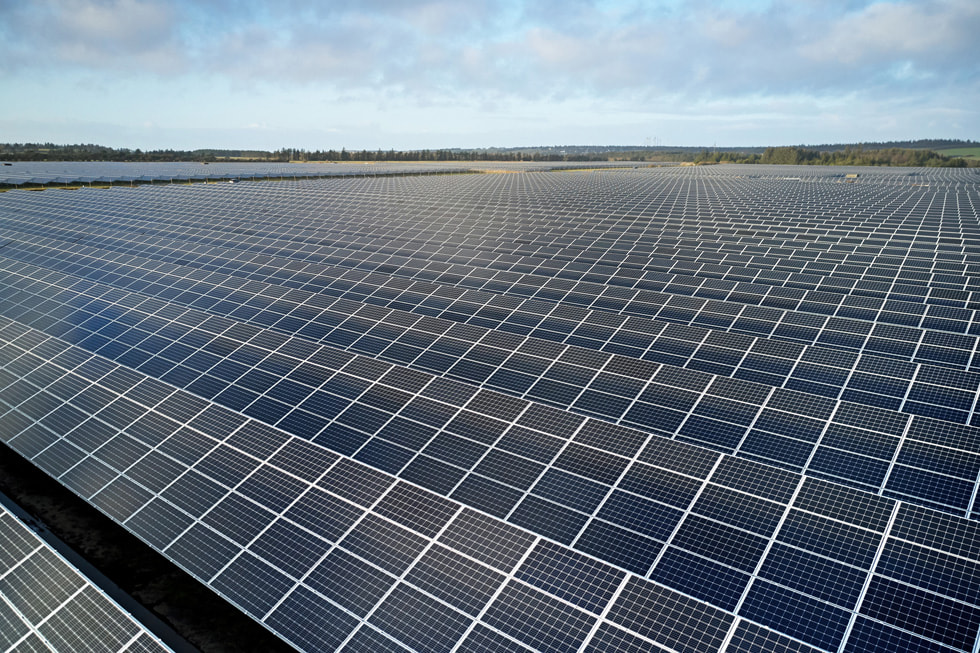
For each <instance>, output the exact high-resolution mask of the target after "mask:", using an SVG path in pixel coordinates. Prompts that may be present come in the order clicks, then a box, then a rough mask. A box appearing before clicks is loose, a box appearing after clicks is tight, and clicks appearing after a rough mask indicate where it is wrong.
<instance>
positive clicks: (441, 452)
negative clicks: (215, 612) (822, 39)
mask: <svg viewBox="0 0 980 653" xmlns="http://www.w3.org/2000/svg"><path fill="white" fill-rule="evenodd" d="M787 170H789V171H790V173H793V174H792V175H790V174H787V173H786V171H787ZM757 172H761V173H763V174H761V175H757V174H756V173H757ZM780 173H781V174H780ZM796 173H799V176H800V178H799V179H784V178H781V177H785V176H795V175H796ZM820 173H821V174H812V175H811V171H809V170H806V171H801V169H795V168H790V169H780V168H765V167H752V166H725V167H723V168H715V169H712V170H703V169H697V170H694V169H657V170H648V169H643V170H628V171H612V170H605V171H583V172H537V173H524V174H513V175H470V176H459V175H454V176H446V177H398V178H384V177H378V178H371V179H361V178H358V179H333V180H321V181H305V182H299V183H291V182H287V183H275V184H239V185H236V186H231V187H228V186H218V185H211V186H199V187H176V186H174V187H152V188H151V187H144V188H140V189H135V190H128V189H126V190H123V189H114V190H109V191H88V190H86V191H79V192H75V193H62V192H45V193H24V192H13V193H6V194H3V195H0V344H2V347H0V402H2V403H0V412H2V415H0V434H2V437H3V439H4V441H5V442H7V444H8V445H9V446H10V447H12V448H13V449H14V450H16V451H18V452H19V453H20V454H21V455H24V456H25V457H27V458H29V459H30V460H32V462H34V463H35V464H36V465H38V466H39V467H41V468H42V469H44V470H45V471H46V472H47V473H49V474H50V475H52V476H54V477H55V478H57V479H58V480H59V481H61V482H62V483H64V484H65V485H66V486H68V487H69V488H71V489H72V490H73V491H75V492H76V493H78V494H79V495H81V496H83V497H84V498H85V499H87V500H88V501H90V502H91V503H93V504H94V505H96V506H97V507H99V508H100V509H101V510H103V511H104V512H106V513H107V514H109V515H110V516H111V517H113V518H114V519H116V520H117V521H119V522H120V523H122V524H124V525H125V526H126V527H127V528H129V529H130V530H131V531H133V532H134V533H136V534H137V535H138V536H140V537H141V538H143V539H144V540H145V541H147V542H148V543H149V544H150V545H151V546H153V547H154V548H157V549H158V550H160V551H162V552H163V553H164V554H165V555H167V556H168V557H169V558H170V559H172V560H174V561H175V562H176V563H177V564H179V565H181V566H182V567H184V568H185V569H187V570H188V571H189V572H190V573H192V574H193V575H195V576H196V577H198V578H199V579H201V580H202V581H203V582H205V583H206V584H208V585H209V586H210V587H212V588H213V589H215V590H216V591H218V592H219V593H221V594H222V595H224V596H226V597H227V598H228V599H229V600H231V601H233V602H234V603H235V604H236V605H238V606H239V607H240V608H241V609H242V610H243V611H245V612H246V613H248V614H250V615H251V616H252V617H253V618H255V619H256V620H258V621H260V622H262V623H263V624H265V625H266V626H267V627H268V628H270V629H271V630H273V631H274V632H276V633H278V634H279V635H280V636H281V637H283V638H284V639H286V640H287V641H289V642H291V643H293V644H294V645H295V646H297V647H298V648H300V649H303V650H338V649H342V650H346V651H367V650H393V651H399V650H415V651H440V650H445V651H451V650H459V651H493V650H549V651H550V650H554V651H646V650H663V649H668V650H680V651H720V650H727V651H754V650H761V651H810V650H819V651H837V650H848V651H871V650H936V651H964V652H969V653H972V652H973V648H974V646H975V643H976V640H977V632H978V629H980V605H978V603H977V598H976V597H977V596H978V595H980V593H978V591H977V590H978V582H980V562H978V557H980V556H978V554H980V548H978V547H980V544H978V542H980V539H978V534H980V531H978V522H977V521H976V519H977V517H978V516H980V515H978V513H977V510H978V508H977V506H976V505H975V502H976V487H977V477H978V473H980V442H978V435H980V430H978V429H980V426H978V422H975V420H974V415H973V413H974V404H975V396H976V390H977V385H978V383H977V379H978V378H980V377H978V376H977V369H976V368H975V367H974V360H973V348H974V346H975V340H976V335H975V333H974V326H973V324H974V321H975V320H974V317H975V316H974V312H975V306H974V304H973V297H972V293H973V292H974V290H973V289H972V286H971V284H972V281H971V279H972V276H971V275H972V273H973V272H974V268H975V266H976V265H977V261H976V260H975V259H976V258H977V257H978V256H980V250H978V249H976V248H977V246H978V245H980V243H978V242H977V239H976V236H975V234H976V233H977V231H978V230H980V224H978V221H977V217H978V213H977V209H978V207H980V195H978V192H977V184H976V181H977V180H980V178H974V177H975V175H974V177H971V176H970V174H971V172H969V171H950V170H942V171H935V172H932V171H930V172H926V171H915V173H916V176H914V177H910V176H908V173H909V171H907V170H903V171H901V172H899V171H897V169H896V170H885V171H878V170H875V171H872V172H871V173H869V174H868V175H864V174H863V173H862V177H861V178H860V183H854V184H844V183H840V182H841V181H842V180H841V179H839V178H838V177H835V176H833V175H831V174H829V172H828V171H820ZM808 175H809V176H808ZM923 184H928V185H923ZM974 250H976V251H974Z"/></svg>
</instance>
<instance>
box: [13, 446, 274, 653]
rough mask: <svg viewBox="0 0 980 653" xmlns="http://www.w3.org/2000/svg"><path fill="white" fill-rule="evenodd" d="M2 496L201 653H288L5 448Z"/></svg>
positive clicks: (240, 614) (257, 628)
mask: <svg viewBox="0 0 980 653" xmlns="http://www.w3.org/2000/svg"><path fill="white" fill-rule="evenodd" d="M0 491H2V492H3V493H4V494H6V495H7V496H8V497H10V498H11V499H13V500H14V501H15V502H16V503H17V504H19V505H20V506H21V507H22V508H24V509H25V510H26V511H27V512H29V513H31V514H32V515H33V516H34V517H36V518H37V519H39V520H40V521H41V522H43V523H44V524H45V525H46V526H47V527H48V529H49V530H50V531H51V532H52V533H53V534H54V535H56V536H57V537H58V538H60V539H61V540H62V541H63V542H65V543H66V544H67V545H68V546H70V547H71V548H72V549H74V550H75V551H76V552H78V553H79V554H81V555H82V556H83V557H84V558H85V559H87V560H88V561H89V562H90V563H91V564H92V565H93V566H94V567H95V568H96V569H98V570H99V571H101V572H102V573H103V574H105V576H106V577H107V578H109V579H110V580H111V581H112V582H114V583H115V584H116V585H118V586H119V587H120V588H121V589H122V590H124V591H125V592H127V593H128V594H130V595H131V596H132V597H133V598H134V599H136V600H137V601H138V602H139V603H141V604H142V605H144V606H145V607H146V608H147V609H149V610H150V611H151V612H153V613H154V614H156V615H157V616H158V617H159V618H160V619H162V620H163V621H164V622H166V623H167V624H169V625H170V626H171V627H172V628H173V629H174V630H175V631H176V632H177V633H178V634H179V635H180V636H182V637H183V638H184V639H186V640H187V641H188V642H190V644H192V645H193V646H195V647H197V648H198V649H200V650H201V651H202V652H204V653H239V652H253V651H254V652H255V653H259V652H262V653H277V652H279V651H283V652H285V651H292V650H293V649H292V648H291V647H289V646H287V645H286V644H284V643H283V642H282V641H281V640H279V639H278V638H276V637H275V636H274V635H272V634H271V633H270V632H269V631H267V630H265V629H264V628H263V627H262V626H260V625H259V624H257V623H256V622H255V621H253V620H252V619H251V618H249V617H248V616H246V615H245V614H244V613H242V612H240V611H238V610H237V609H236V608H234V607H232V606H231V605H229V604H228V603H226V602H225V601H224V600H223V599H222V598H220V597H219V596H217V595H216V594H214V593H213V592H211V590H209V589H207V588H206V587H205V586H204V585H202V584H201V583H199V582H198V581H196V580H195V579H193V578H192V577H191V576H189V575H188V574H186V573H185V572H183V571H182V570H180V569H179V568H177V567H176V566H175V565H173V564H171V563H170V562H169V561H167V560H166V559H165V558H164V557H163V556H161V555H160V554H159V553H157V552H156V551H154V550H152V549H151V548H149V547H148V546H146V545H145V544H144V543H143V542H141V541H140V540H139V539H137V538H136V537H134V536H133V535H131V534H129V533H128V532H126V531H125V530H124V529H123V528H122V527H120V526H118V525H117V524H116V523H115V522H113V521H112V520H110V519H109V518H108V517H106V516H105V515H103V514H102V513H100V512H98V511H97V510H96V509H95V508H93V507H91V506H89V505H88V504H87V503H85V502H84V501H82V500H81V499H79V498H78V497H77V496H75V495H74V494H72V493H71V492H69V491H68V490H66V489H65V488H64V487H62V486H61V485H59V484H58V483H57V482H56V481H54V480H52V479H50V478H49V477H48V476H47V475H45V474H44V473H43V472H41V471H40V470H38V469H37V468H36V467H34V466H33V465H31V464H30V463H28V462H27V461H25V460H24V459H23V458H21V457H20V456H19V455H17V454H16V453H14V452H12V451H11V450H10V449H8V448H7V447H6V446H4V445H0Z"/></svg>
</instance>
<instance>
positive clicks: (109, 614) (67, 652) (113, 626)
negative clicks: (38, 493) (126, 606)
mask: <svg viewBox="0 0 980 653" xmlns="http://www.w3.org/2000/svg"><path fill="white" fill-rule="evenodd" d="M169 650H170V649H169V648H168V647H167V646H166V645H165V644H163V643H162V642H161V641H160V640H159V639H158V638H157V637H156V636H155V635H153V634H152V633H150V632H149V631H148V630H146V628H145V627H143V626H142V625H141V624H139V623H138V622H136V621H135V620H134V619H133V618H132V616H131V615H129V613H127V612H125V611H124V610H123V609H122V608H120V607H119V605H118V604H116V603H115V602H114V601H113V600H112V599H110V598H109V597H108V596H106V594H105V593H104V592H103V591H102V590H100V589H99V588H98V587H97V586H95V585H94V584H93V583H92V582H91V581H90V580H89V579H88V578H86V577H85V576H83V575H82V574H81V573H80V572H79V571H78V570H77V569H75V568H74V567H73V566H71V565H70V564H69V563H68V562H67V561H66V560H65V559H64V558H62V557H61V556H60V555H59V554H58V553H57V552H56V551H55V550H54V549H53V548H52V547H51V546H50V545H48V544H47V543H46V542H45V541H44V540H42V539H41V538H39V537H38V536H37V535H35V534H34V532H32V531H31V529H30V528H28V526H27V525H26V524H24V523H23V522H22V521H20V520H19V519H18V518H17V517H16V516H14V514H13V513H12V512H11V511H10V510H9V509H8V508H7V507H6V506H4V505H2V504H0V651H7V652H9V653H42V652H45V653H47V652H51V651H55V652H59V653H83V652H90V653H110V652H118V653H122V652H124V651H125V652H127V653H164V651H169Z"/></svg>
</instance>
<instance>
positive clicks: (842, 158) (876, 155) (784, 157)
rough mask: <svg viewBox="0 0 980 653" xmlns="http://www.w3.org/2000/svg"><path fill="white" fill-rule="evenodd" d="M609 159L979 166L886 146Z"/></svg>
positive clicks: (975, 162)
mask: <svg viewBox="0 0 980 653" xmlns="http://www.w3.org/2000/svg"><path fill="white" fill-rule="evenodd" d="M610 158H611V159H614V160H620V161H646V160H651V161H674V162H692V163H698V164H705V163H768V164H782V165H825V166H898V167H927V168H973V167H980V159H976V158H970V159H967V158H964V157H950V156H946V155H944V154H942V153H940V152H936V151H934V150H922V149H911V148H899V147H890V148H885V149H865V148H864V147H863V146H860V145H859V146H856V147H854V146H846V147H844V148H843V149H841V150H835V151H827V150H823V151H821V150H817V149H810V148H805V147H767V148H766V149H765V150H764V151H763V152H762V153H761V154H760V153H758V152H753V153H746V152H738V151H732V150H725V151H719V150H708V149H702V150H701V151H699V152H697V153H695V154H693V155H692V153H691V152H686V151H676V152H656V153H654V154H648V153H645V152H636V151H629V152H616V153H612V154H611V155H610Z"/></svg>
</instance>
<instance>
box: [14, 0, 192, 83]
mask: <svg viewBox="0 0 980 653" xmlns="http://www.w3.org/2000/svg"><path fill="white" fill-rule="evenodd" d="M0 12H2V18H3V21H4V23H6V26H7V27H6V32H7V33H6V35H5V37H4V39H3V42H4V45H3V46H0V54H3V55H5V57H4V58H8V61H9V62H10V63H11V64H12V66H10V67H8V69H7V70H8V71H9V70H10V69H11V68H14V67H16V70H31V69H36V68H47V67H62V68H64V67H67V68H84V69H90V70H111V71H118V70H131V71H143V72H147V71H150V72H156V73H164V74H172V73H176V72H179V71H181V70H183V63H184V55H183V52H182V49H181V48H180V47H179V41H178V38H177V28H178V25H179V23H178V14H177V12H176V11H175V8H174V7H173V6H171V5H169V4H166V3H161V2H154V1H149V0H104V1H97V2H88V1H85V0H64V1H61V2H58V1H55V0H40V1H37V2H31V3H17V4H15V3H5V4H4V5H3V6H2V7H0Z"/></svg>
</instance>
